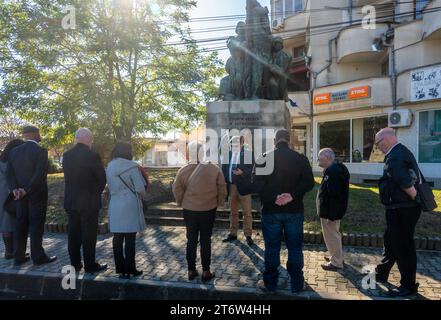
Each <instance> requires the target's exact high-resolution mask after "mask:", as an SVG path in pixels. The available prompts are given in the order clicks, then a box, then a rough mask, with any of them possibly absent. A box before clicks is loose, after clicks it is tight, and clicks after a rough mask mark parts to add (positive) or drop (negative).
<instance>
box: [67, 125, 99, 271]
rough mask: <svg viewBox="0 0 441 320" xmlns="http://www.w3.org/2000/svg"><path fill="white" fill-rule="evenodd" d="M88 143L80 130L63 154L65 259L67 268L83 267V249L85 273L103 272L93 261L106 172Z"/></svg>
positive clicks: (89, 135) (86, 134)
mask: <svg viewBox="0 0 441 320" xmlns="http://www.w3.org/2000/svg"><path fill="white" fill-rule="evenodd" d="M92 141H93V135H92V132H91V131H90V130H89V129H87V128H81V129H79V130H78V131H77V132H76V133H75V146H74V147H73V148H72V149H70V150H69V151H67V152H66V153H65V154H64V155H63V170H64V181H65V193H64V209H65V210H66V212H67V216H68V220H69V233H68V250H69V256H70V260H71V265H72V266H74V267H75V269H76V270H77V271H80V270H81V269H82V267H83V264H82V263H81V251H80V250H81V247H83V257H84V269H85V271H86V272H88V273H95V272H98V271H103V270H105V269H107V265H102V264H99V263H97V262H96V261H95V247H96V238H97V230H98V213H99V211H100V209H101V193H102V192H103V190H104V188H105V186H106V172H105V170H104V166H103V164H102V161H101V158H100V156H99V155H98V154H97V153H95V152H93V151H92V150H91V148H92Z"/></svg>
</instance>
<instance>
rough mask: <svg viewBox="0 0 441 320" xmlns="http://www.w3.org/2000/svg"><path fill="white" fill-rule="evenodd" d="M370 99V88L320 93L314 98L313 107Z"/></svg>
mask: <svg viewBox="0 0 441 320" xmlns="http://www.w3.org/2000/svg"><path fill="white" fill-rule="evenodd" d="M370 97H371V87H370V86H361V87H355V88H350V89H349V90H342V91H335V92H327V93H321V94H317V95H315V96H314V105H321V104H328V103H334V102H342V101H350V100H357V99H366V98H370Z"/></svg>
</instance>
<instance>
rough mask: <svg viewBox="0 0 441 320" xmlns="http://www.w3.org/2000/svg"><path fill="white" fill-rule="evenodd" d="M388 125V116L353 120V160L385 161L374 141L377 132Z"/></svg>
mask: <svg viewBox="0 0 441 320" xmlns="http://www.w3.org/2000/svg"><path fill="white" fill-rule="evenodd" d="M387 126H388V121H387V117H386V116H384V117H373V118H364V119H354V120H352V162H383V161H384V155H383V153H382V152H381V151H380V150H378V149H377V148H376V147H375V146H374V142H375V135H376V134H377V132H378V131H380V130H381V129H383V128H386V127H387Z"/></svg>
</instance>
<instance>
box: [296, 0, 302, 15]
mask: <svg viewBox="0 0 441 320" xmlns="http://www.w3.org/2000/svg"><path fill="white" fill-rule="evenodd" d="M294 2H295V7H294V10H295V12H299V11H303V0H295V1H294Z"/></svg>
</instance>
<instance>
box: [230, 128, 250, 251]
mask: <svg viewBox="0 0 441 320" xmlns="http://www.w3.org/2000/svg"><path fill="white" fill-rule="evenodd" d="M252 156H253V154H252V152H251V151H250V150H247V149H246V148H245V138H244V136H240V137H239V136H234V137H233V138H231V151H230V152H229V157H228V159H229V162H228V163H227V164H224V165H222V173H223V174H224V177H225V181H226V182H227V187H228V194H229V197H230V209H231V212H230V234H229V235H228V237H227V238H226V239H224V240H223V242H231V241H234V240H236V239H237V233H238V230H239V203H240V205H241V207H242V214H243V233H244V235H245V238H246V241H247V243H248V245H250V246H251V245H253V244H254V241H253V239H252V232H253V216H252V206H251V194H243V191H242V190H241V188H242V186H243V187H244V188H246V185H247V184H249V182H250V181H251V174H252V171H253V159H252Z"/></svg>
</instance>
